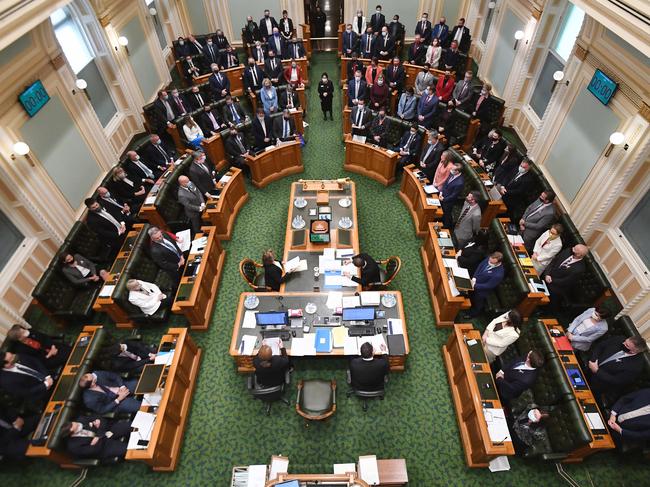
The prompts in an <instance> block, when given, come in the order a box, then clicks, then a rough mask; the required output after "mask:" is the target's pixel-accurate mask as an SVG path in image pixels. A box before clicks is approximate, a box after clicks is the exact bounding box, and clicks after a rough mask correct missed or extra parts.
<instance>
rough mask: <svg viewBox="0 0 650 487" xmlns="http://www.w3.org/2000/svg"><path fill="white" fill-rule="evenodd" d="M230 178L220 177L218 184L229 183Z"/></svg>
mask: <svg viewBox="0 0 650 487" xmlns="http://www.w3.org/2000/svg"><path fill="white" fill-rule="evenodd" d="M231 178H232V176H221V179H219V183H221V184H226V183H227V182H228V181H230V179H231Z"/></svg>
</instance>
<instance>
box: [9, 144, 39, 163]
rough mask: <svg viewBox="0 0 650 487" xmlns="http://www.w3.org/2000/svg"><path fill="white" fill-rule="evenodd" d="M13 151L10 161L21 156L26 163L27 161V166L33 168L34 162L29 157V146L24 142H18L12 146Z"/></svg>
mask: <svg viewBox="0 0 650 487" xmlns="http://www.w3.org/2000/svg"><path fill="white" fill-rule="evenodd" d="M13 150H14V153H13V154H11V159H12V160H16V156H23V157H24V158H25V159H27V161H29V165H30V166H32V167H34V161H32V158H31V157H29V146H28V145H27V144H26V143H25V142H23V141H21V140H19V141H18V142H16V143H15V144H14V145H13Z"/></svg>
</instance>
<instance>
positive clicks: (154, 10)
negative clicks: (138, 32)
mask: <svg viewBox="0 0 650 487" xmlns="http://www.w3.org/2000/svg"><path fill="white" fill-rule="evenodd" d="M157 13H158V11H157V10H156V9H155V8H153V7H151V8H150V9H149V15H151V16H155V15H156V14H157Z"/></svg>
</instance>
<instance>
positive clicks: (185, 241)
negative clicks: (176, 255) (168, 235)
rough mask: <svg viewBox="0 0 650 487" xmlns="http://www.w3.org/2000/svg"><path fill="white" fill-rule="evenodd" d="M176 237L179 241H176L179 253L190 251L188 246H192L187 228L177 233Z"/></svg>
mask: <svg viewBox="0 0 650 487" xmlns="http://www.w3.org/2000/svg"><path fill="white" fill-rule="evenodd" d="M176 237H178V238H179V240H177V241H176V245H178V248H180V249H181V252H185V251H186V250H189V249H190V245H192V235H191V233H190V229H189V228H188V229H187V230H182V231H180V232H178V233H177V234H176Z"/></svg>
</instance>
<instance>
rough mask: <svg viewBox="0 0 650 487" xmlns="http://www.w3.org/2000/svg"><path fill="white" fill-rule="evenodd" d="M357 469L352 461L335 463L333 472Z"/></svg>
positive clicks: (350, 471) (347, 471)
mask: <svg viewBox="0 0 650 487" xmlns="http://www.w3.org/2000/svg"><path fill="white" fill-rule="evenodd" d="M356 471H357V466H356V465H355V464H354V463H335V464H334V474H345V473H352V472H356Z"/></svg>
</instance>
